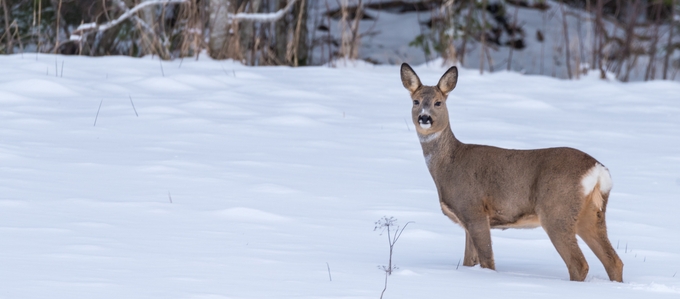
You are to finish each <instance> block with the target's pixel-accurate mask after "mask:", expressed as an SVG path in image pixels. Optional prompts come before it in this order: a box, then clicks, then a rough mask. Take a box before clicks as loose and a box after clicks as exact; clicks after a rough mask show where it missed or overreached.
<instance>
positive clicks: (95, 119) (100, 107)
mask: <svg viewBox="0 0 680 299" xmlns="http://www.w3.org/2000/svg"><path fill="white" fill-rule="evenodd" d="M102 103H104V100H101V102H99V108H97V115H95V116H94V124H93V125H92V126H93V127H96V126H97V118H99V110H101V109H102Z"/></svg>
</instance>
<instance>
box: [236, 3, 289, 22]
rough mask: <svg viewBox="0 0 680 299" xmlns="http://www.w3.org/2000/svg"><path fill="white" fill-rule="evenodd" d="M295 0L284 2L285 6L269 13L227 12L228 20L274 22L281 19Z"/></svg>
mask: <svg viewBox="0 0 680 299" xmlns="http://www.w3.org/2000/svg"><path fill="white" fill-rule="evenodd" d="M295 2H297V0H290V1H289V2H288V4H286V7H284V8H282V9H279V10H278V11H276V12H271V13H242V12H241V13H237V14H229V15H228V17H229V19H230V20H235V21H255V22H259V23H271V22H276V21H278V20H279V19H281V18H282V17H283V16H284V15H286V13H287V12H288V11H290V9H291V8H292V7H293V4H295Z"/></svg>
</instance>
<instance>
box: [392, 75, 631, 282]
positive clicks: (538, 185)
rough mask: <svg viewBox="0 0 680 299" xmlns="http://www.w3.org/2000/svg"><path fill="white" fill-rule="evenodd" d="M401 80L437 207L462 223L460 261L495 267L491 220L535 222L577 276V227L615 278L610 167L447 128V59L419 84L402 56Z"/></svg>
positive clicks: (569, 153)
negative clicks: (481, 141)
mask: <svg viewBox="0 0 680 299" xmlns="http://www.w3.org/2000/svg"><path fill="white" fill-rule="evenodd" d="M401 81H402V83H403V84H404V87H406V89H408V91H409V92H410V93H411V99H412V100H413V109H412V110H411V115H412V118H413V124H414V125H415V127H416V131H417V133H418V137H419V138H420V145H421V146H422V148H423V155H424V156H425V161H426V163H427V167H428V169H429V170H430V174H431V175H432V178H433V179H434V183H435V185H436V187H437V193H438V194H439V202H440V204H441V208H442V211H443V212H444V214H445V215H446V216H448V217H449V218H450V219H451V220H453V222H455V223H458V224H459V225H460V226H462V227H463V229H465V235H466V240H465V257H464V260H463V265H465V266H474V265H477V264H481V266H482V267H483V268H489V269H495V264H494V258H493V252H492V250H491V232H490V229H491V228H500V229H506V228H535V227H539V226H542V227H543V229H544V230H545V231H546V233H547V234H548V236H549V237H550V241H551V242H552V243H553V245H554V246H555V248H556V249H557V252H558V253H559V254H560V256H561V257H562V259H563V260H564V262H565V263H566V264H567V269H568V270H569V278H570V279H571V280H576V281H583V280H584V279H585V278H586V274H588V263H587V262H586V260H585V258H584V257H583V253H582V252H581V250H580V249H579V247H578V244H577V242H576V235H577V234H578V235H579V236H581V238H582V239H583V241H585V243H586V244H588V246H589V247H590V249H592V250H593V252H594V253H595V255H596V256H597V257H598V258H599V259H600V261H601V262H602V264H603V265H604V267H605V269H606V270H607V274H608V275H609V279H610V280H612V281H618V282H621V281H622V279H623V263H622V262H621V259H620V258H619V256H618V255H617V254H616V251H614V248H612V245H611V243H610V242H609V239H608V237H607V226H606V224H605V211H606V208H607V200H608V198H609V191H610V190H611V188H612V181H611V176H610V174H609V170H607V168H606V167H604V166H603V165H602V164H601V163H600V162H598V161H597V160H595V159H594V158H593V157H591V156H590V155H588V154H586V153H584V152H581V151H579V150H576V149H573V148H567V147H560V148H546V149H536V150H510V149H502V148H498V147H492V146H485V145H476V144H465V143H462V142H460V141H458V139H456V137H455V136H454V135H453V132H452V131H451V125H450V124H449V113H448V110H447V108H446V98H447V96H448V94H449V92H451V91H452V90H453V89H454V88H455V87H456V83H457V81H458V69H457V68H456V67H455V66H454V67H452V68H450V69H449V70H447V71H446V73H444V75H443V76H442V77H441V79H439V83H438V84H437V85H436V86H424V85H422V84H421V83H420V79H419V78H418V75H416V73H415V72H414V71H413V69H412V68H411V67H410V66H409V65H408V64H405V63H404V64H402V65H401Z"/></svg>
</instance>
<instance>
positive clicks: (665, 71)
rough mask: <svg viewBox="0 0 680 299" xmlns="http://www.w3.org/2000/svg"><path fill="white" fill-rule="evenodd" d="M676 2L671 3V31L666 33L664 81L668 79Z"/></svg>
mask: <svg viewBox="0 0 680 299" xmlns="http://www.w3.org/2000/svg"><path fill="white" fill-rule="evenodd" d="M676 5H677V4H676V1H672V2H671V20H670V27H671V30H670V32H669V33H668V44H667V45H666V57H664V62H663V79H664V80H666V79H667V78H668V61H669V60H670V57H671V54H672V53H673V50H671V45H672V43H673V27H674V26H675V6H676Z"/></svg>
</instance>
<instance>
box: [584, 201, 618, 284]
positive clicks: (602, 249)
mask: <svg viewBox="0 0 680 299" xmlns="http://www.w3.org/2000/svg"><path fill="white" fill-rule="evenodd" d="M608 197H609V194H604V195H602V194H601V193H600V190H599V188H595V190H594V191H593V193H592V194H590V196H588V198H587V199H586V204H585V205H584V207H583V209H582V210H581V213H580V214H579V217H578V221H577V222H576V233H577V234H578V235H579V236H580V237H581V239H583V241H584V242H585V243H586V244H588V247H590V249H591V250H592V251H593V253H595V255H596V256H597V258H598V259H600V261H601V262H602V265H604V268H605V270H607V275H608V276H609V280H612V281H618V282H623V262H621V259H620V258H619V255H618V254H616V251H615V250H614V248H613V247H612V245H611V243H610V242H609V238H608V237H607V224H606V223H605V208H606V203H607V198H608ZM593 200H596V201H600V202H601V203H602V204H600V205H599V206H600V207H602V210H600V209H599V208H598V207H597V206H596V205H595V204H593Z"/></svg>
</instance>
